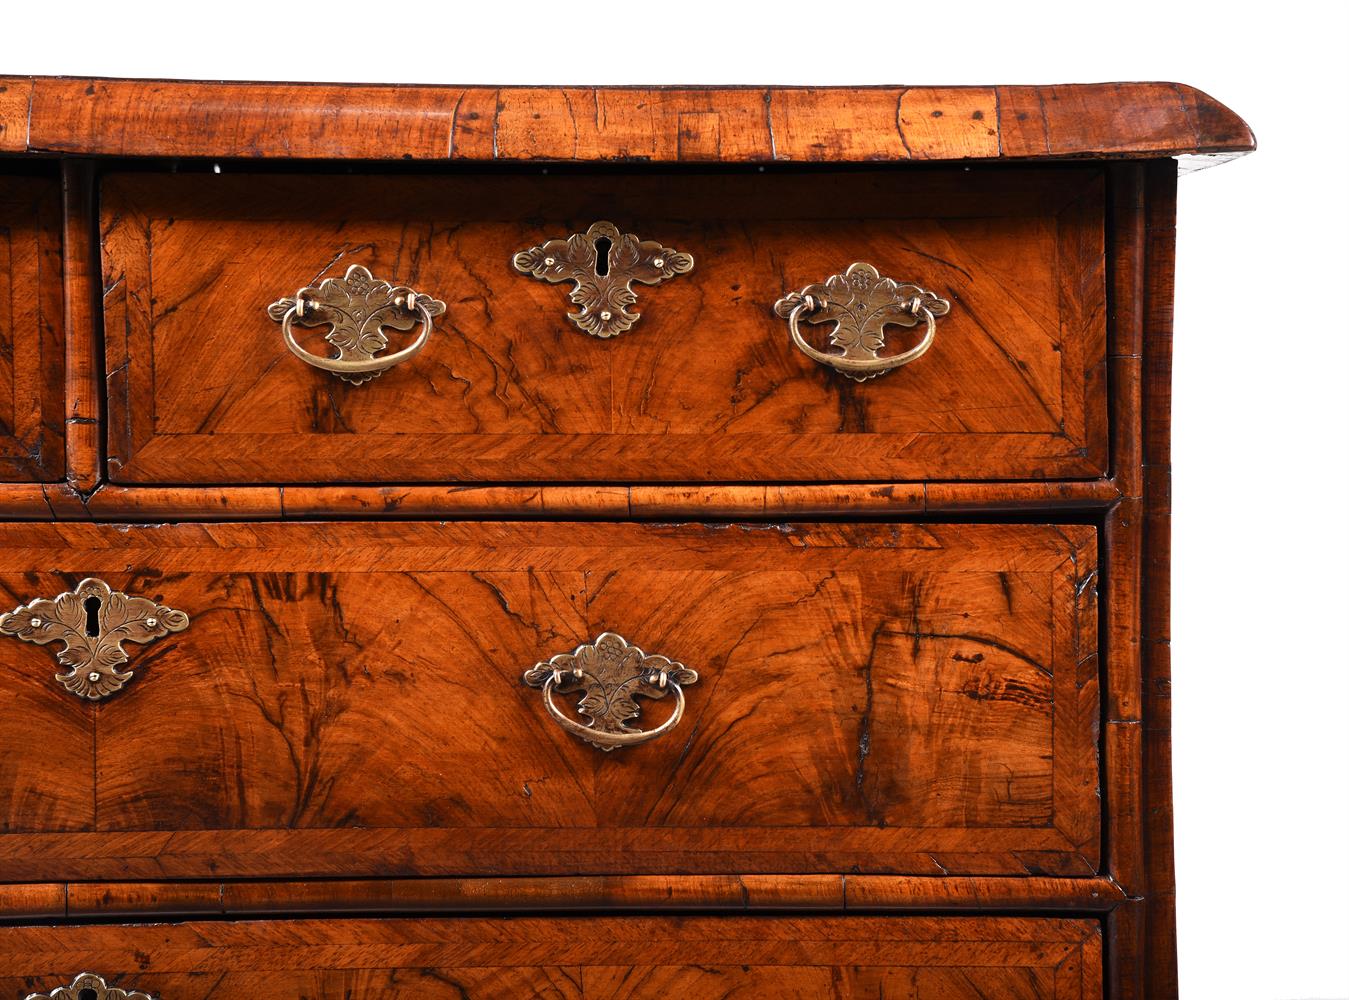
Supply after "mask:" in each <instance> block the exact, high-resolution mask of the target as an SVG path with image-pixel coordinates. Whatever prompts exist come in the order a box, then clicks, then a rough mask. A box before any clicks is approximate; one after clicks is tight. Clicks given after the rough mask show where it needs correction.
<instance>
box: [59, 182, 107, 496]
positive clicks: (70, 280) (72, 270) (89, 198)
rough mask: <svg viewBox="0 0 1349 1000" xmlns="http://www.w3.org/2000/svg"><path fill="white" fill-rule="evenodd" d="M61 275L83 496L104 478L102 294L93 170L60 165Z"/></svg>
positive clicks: (69, 408) (70, 439) (71, 426)
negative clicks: (100, 356) (100, 314)
mask: <svg viewBox="0 0 1349 1000" xmlns="http://www.w3.org/2000/svg"><path fill="white" fill-rule="evenodd" d="M61 196H62V198H61V200H62V210H63V220H62V237H63V239H62V242H61V252H62V273H63V276H64V301H65V333H66V394H65V395H66V414H65V416H66V478H67V480H68V481H69V482H70V485H71V487H72V488H73V489H74V490H76V491H77V492H79V493H80V494H82V495H87V494H89V493H91V492H92V491H93V490H94V489H95V488H96V487H97V486H98V484H99V482H100V481H101V480H102V478H103V391H102V372H101V365H100V358H99V354H100V353H101V351H100V347H101V345H102V338H101V337H100V335H99V329H98V324H99V314H98V307H99V303H100V300H101V299H102V295H103V284H102V273H101V269H100V267H99V261H98V253H97V247H98V244H97V241H96V234H97V229H98V211H97V209H96V208H95V205H94V167H93V164H92V162H91V161H88V160H65V161H63V162H62V164H61Z"/></svg>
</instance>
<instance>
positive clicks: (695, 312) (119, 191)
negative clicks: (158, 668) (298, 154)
mask: <svg viewBox="0 0 1349 1000" xmlns="http://www.w3.org/2000/svg"><path fill="white" fill-rule="evenodd" d="M1103 200H1104V179H1103V175H1102V173H1101V171H1100V169H1099V168H1097V167H1055V168H1039V169H1017V170H988V171H955V170H904V171H897V170H889V171H828V172H793V173H758V172H754V173H748V172H735V173H726V172H719V173H691V172H677V173H647V172H644V173H631V172H628V173H624V172H575V171H566V172H561V173H557V172H553V173H541V172H538V171H534V172H530V173H524V172H516V173H502V172H497V173H491V174H450V175H440V176H377V175H369V176H333V175H317V176H303V177H300V176H294V175H275V174H273V175H267V174H255V175H223V176H221V175H213V174H205V173H203V174H175V175H161V174H150V173H143V174H127V175H114V176H110V177H109V178H107V179H106V180H105V182H104V185H103V190H102V223H103V252H104V267H105V271H106V274H105V287H107V288H108V292H107V295H106V300H105V322H106V327H107V366H108V368H107V370H108V417H109V425H110V426H109V448H108V456H109V474H110V478H111V479H112V480H114V481H116V482H124V483H165V482H171V483H242V482H282V483H284V482H313V481H327V482H336V481H345V482H379V481H392V482H435V481H457V480H476V481H521V480H545V481H553V482H558V481H620V482H621V481H652V480H663V481H676V482H696V481H718V482H744V481H755V480H776V481H822V480H849V481H865V480H922V479H938V480H940V479H1065V478H1085V477H1094V476H1097V475H1101V474H1103V473H1104V471H1105V468H1106V464H1107V463H1106V446H1105V441H1106V427H1105V423H1106V417H1105V412H1106V409H1105V377H1104V364H1105V273H1104V271H1105V269H1104V235H1103V229H1104V210H1103ZM599 220H609V221H611V222H613V223H614V224H615V225H616V226H617V227H618V228H619V229H620V230H621V231H622V232H625V233H632V234H635V235H636V236H638V237H639V238H640V239H642V240H653V241H658V242H659V243H660V244H663V245H664V246H665V247H667V248H673V249H675V250H678V251H681V252H683V253H687V254H691V255H692V257H693V261H694V266H693V269H692V271H691V272H689V273H686V274H677V275H674V276H672V277H670V279H669V280H666V281H664V282H663V283H661V284H659V285H658V286H656V287H652V286H649V285H646V284H640V283H639V284H635V285H634V289H635V290H636V292H637V303H636V305H635V306H634V307H633V310H634V311H635V312H637V313H639V314H640V321H639V322H638V323H636V325H635V326H633V327H632V328H631V329H629V330H627V331H626V332H623V333H622V334H621V335H620V336H616V337H608V338H601V337H596V336H590V335H588V334H587V333H585V332H583V331H582V330H581V329H579V328H578V327H577V326H576V325H574V324H573V323H572V322H570V321H569V320H568V319H567V318H566V314H567V312H569V311H575V310H576V309H578V308H580V307H579V306H574V305H572V304H571V303H569V302H568V299H567V292H568V291H569V290H570V288H571V285H569V284H562V285H557V284H548V283H545V282H543V281H539V280H535V279H534V278H532V277H530V276H528V275H524V274H521V273H519V272H518V271H517V270H516V269H515V267H514V266H513V263H512V262H513V258H514V256H515V254H516V253H517V251H520V250H522V249H527V248H530V247H533V246H536V245H539V244H542V243H544V242H545V241H548V240H550V239H557V238H565V237H567V236H568V235H570V234H575V233H584V232H585V231H586V230H587V228H588V227H589V226H590V225H591V224H592V223H594V222H596V221H599ZM618 258H619V250H618V249H617V248H615V250H614V261H615V266H617V265H618V263H619V259H618ZM855 261H864V262H867V263H870V264H872V265H874V266H875V267H876V268H877V270H879V272H880V273H881V274H882V275H885V276H888V277H891V278H894V279H896V280H898V281H901V282H912V283H914V284H917V285H920V286H922V287H923V288H926V289H929V290H931V291H932V292H934V293H935V294H936V295H938V296H940V297H942V298H944V299H947V300H949V302H950V305H951V307H950V312H949V314H947V315H945V316H942V317H941V318H940V320H938V321H937V324H936V331H937V332H936V337H935V340H934V342H933V344H932V347H931V349H930V350H928V351H927V353H926V354H924V355H923V356H922V357H921V358H919V359H917V360H916V361H914V362H913V363H912V364H909V365H907V366H906V367H903V368H900V369H897V370H894V371H891V372H889V373H887V374H886V375H884V376H883V377H879V378H873V379H869V380H867V381H864V382H856V381H853V380H852V379H850V378H847V377H845V376H844V375H841V374H839V373H838V372H835V371H833V370H831V369H830V368H828V367H826V366H824V365H821V364H819V363H817V362H816V361H815V360H812V359H811V358H809V357H808V356H807V355H806V354H805V353H804V352H803V351H802V350H800V349H799V348H798V347H797V346H796V345H795V344H794V343H793V342H792V339H791V337H790V336H789V334H788V326H787V323H786V322H785V321H784V319H783V318H782V317H781V316H779V315H777V314H775V312H774V308H773V307H774V303H775V302H776V301H777V300H778V299H779V298H780V297H782V296H784V295H785V294H787V293H788V292H792V291H797V290H800V289H803V288H805V286H807V285H810V284H813V283H817V282H823V281H825V280H826V279H827V278H829V277H830V276H831V275H836V274H840V273H842V272H844V271H845V270H846V269H847V267H848V266H849V265H850V264H851V263H853V262H855ZM352 264H360V265H362V266H364V267H365V268H367V269H368V270H369V271H370V272H371V273H372V274H373V275H374V277H375V278H376V279H384V280H387V281H390V282H391V283H393V284H394V285H409V286H412V287H413V288H415V289H416V290H417V291H418V292H422V293H426V294H428V295H430V296H433V297H434V298H436V299H440V300H443V301H444V302H445V304H446V311H445V314H444V315H442V316H439V317H438V318H437V319H436V320H435V326H434V330H433V332H432V333H431V334H430V337H429V340H427V342H426V346H425V349H424V350H423V351H422V352H421V353H420V354H418V355H417V356H416V357H413V358H410V359H409V360H407V361H405V362H403V363H400V364H398V365H397V366H395V367H393V368H390V369H389V370H388V371H386V372H385V373H384V374H383V375H382V376H381V377H379V378H376V379H373V380H371V381H367V382H365V383H364V384H360V385H352V384H348V383H347V382H344V381H341V380H339V379H338V378H335V377H334V376H333V375H332V374H330V373H328V372H325V371H321V370H319V369H318V368H315V367H311V366H309V365H306V364H304V363H302V361H301V360H300V359H298V358H297V357H295V356H294V355H292V353H291V352H290V350H288V349H287V346H286V344H285V342H284V341H283V338H282V335H281V328H280V327H279V326H278V324H277V323H276V322H274V321H273V319H272V318H271V317H269V315H268V311H267V307H268V305H269V304H270V303H272V302H274V301H276V300H279V299H282V298H283V297H287V296H289V297H294V296H295V295H296V292H297V289H300V288H301V287H303V286H307V285H314V284H316V283H317V282H318V280H319V279H320V278H326V277H335V278H341V277H342V276H343V275H344V273H345V272H346V270H347V268H348V267H349V266H350V265H352ZM620 305H621V303H620ZM858 308H859V309H860V310H861V312H859V314H858V315H859V318H862V314H863V313H865V312H866V311H867V310H869V309H874V308H875V302H874V301H873V302H871V303H865V302H864V303H861V304H860V305H859V307H858ZM404 325H407V326H409V327H413V329H410V330H409V331H407V332H400V331H397V330H388V331H387V332H388V333H389V339H390V346H389V350H394V349H399V348H402V347H405V346H407V345H409V344H410V343H412V341H413V340H414V338H415V337H416V336H417V329H416V327H417V324H415V323H412V322H408V323H406V324H404ZM801 329H802V333H803V335H804V336H805V337H806V338H807V341H808V342H809V343H811V344H812V345H813V346H814V347H815V348H816V349H817V350H820V351H824V352H826V353H828V352H833V351H836V350H838V348H835V347H830V346H828V340H827V331H828V330H829V329H830V324H813V323H802V324H801ZM327 330H328V328H327V327H322V328H313V329H306V328H304V327H302V326H300V325H298V324H297V325H296V326H295V331H296V333H297V335H299V336H300V337H301V340H300V346H302V347H304V348H306V349H308V350H309V351H311V352H313V353H316V354H318V355H320V356H326V355H328V354H330V353H332V348H331V347H330V346H329V344H327V343H325V342H324V335H325V334H326V333H327ZM922 330H923V323H921V322H920V323H918V324H917V325H916V326H915V327H913V328H908V329H906V328H905V327H903V326H899V325H890V326H887V327H886V328H885V333H886V338H887V340H888V345H887V346H886V348H885V350H884V353H887V354H892V353H895V352H899V351H903V350H906V349H908V348H910V347H912V346H914V345H916V344H917V343H918V342H919V340H920V339H921V333H922Z"/></svg>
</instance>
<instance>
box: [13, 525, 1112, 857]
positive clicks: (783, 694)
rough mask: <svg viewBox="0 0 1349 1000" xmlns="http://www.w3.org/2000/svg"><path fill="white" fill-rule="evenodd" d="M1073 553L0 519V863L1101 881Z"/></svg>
mask: <svg viewBox="0 0 1349 1000" xmlns="http://www.w3.org/2000/svg"><path fill="white" fill-rule="evenodd" d="M1095 565H1096V538H1095V529H1094V528H1091V527H1087V526H1084V525H1073V524H1065V525H991V524H985V525H956V524H876V525H811V524H785V525H761V526H735V525H703V524H683V525H657V524H631V523H630V524H599V523H576V524H561V523H518V522H512V523H455V524H429V523H388V522H384V523H337V524H317V523H291V524H254V525H241V524H232V525H231V524H227V525H195V526H194V525H176V526H169V525H164V526H153V525H149V526H146V525H141V526H127V525H122V526H117V525H91V524H67V525H61V526H55V525H40V524H34V525H10V526H0V588H2V592H3V596H4V599H5V600H6V601H7V602H9V604H8V606H10V607H16V606H17V607H18V610H16V611H15V612H12V613H11V614H9V615H7V616H5V617H4V618H3V619H0V649H2V650H3V658H0V684H2V685H3V689H4V690H5V691H7V692H9V697H10V699H11V709H10V711H9V712H7V713H5V714H4V715H3V716H0V778H3V780H0V788H4V789H6V791H7V796H6V798H5V799H4V800H3V801H0V805H2V806H3V808H4V812H3V815H2V816H0V822H3V824H4V829H5V831H6V833H5V835H4V836H0V878H11V879H13V878H18V879H20V880H27V881H31V880H44V879H45V880H64V879H107V878H161V877H165V878H196V877H212V878H214V877H240V876H256V877H285V876H309V875H325V874H326V875H336V874H340V875H343V876H360V875H369V876H378V875H417V874H464V875H473V874H528V873H533V874H582V873H591V874H622V873H641V872H646V873H653V874H663V873H741V874H743V873H754V872H759V873H783V874H785V873H817V872H819V873H838V872H845V871H846V872H881V873H885V872H898V873H910V874H914V873H917V874H933V875H940V874H1004V875H1025V874H1027V873H1031V874H1050V875H1059V876H1074V875H1090V874H1092V873H1093V872H1094V871H1095V870H1096V869H1097V866H1098V862H1099V854H1100V849H1099V841H1100V800H1099V781H1098V764H1097V729H1098V721H1099V711H1098V700H1097V699H1098V691H1097V685H1098V669H1097V659H1096V642H1095V640H1096V625H1097V609H1096V602H1095V593H1096V591H1095V587H1096V569H1095ZM82 578H91V579H94V580H97V581H102V583H90V584H87V585H80V581H81V579H82ZM99 588H102V589H99ZM62 594H68V595H71V596H69V597H67V598H65V599H64V600H61V601H57V602H56V603H53V599H56V598H58V596H59V595H62ZM130 599H134V600H132V602H131V603H126V601H127V600H130ZM35 600H36V601H38V603H36V604H35V603H32V602H34V601H35ZM136 601H139V602H141V603H136ZM91 602H92V610H90V608H91ZM89 615H92V616H93V617H92V618H90V617H88V616H89ZM147 619H153V623H152V625H151V626H150V627H149V628H148V629H147V627H146V620H147ZM53 623H57V624H53ZM184 626H185V627H184ZM62 629H64V630H66V631H65V632H63V633H62V634H69V635H70V636H71V639H70V643H71V645H72V647H73V648H74V649H75V650H76V652H74V653H70V652H67V653H66V654H65V659H66V663H67V664H68V665H69V667H68V668H58V666H57V662H56V658H55V655H54V654H55V653H56V652H57V651H58V650H59V649H60V648H61V643H59V642H52V643H50V644H49V645H45V646H44V645H39V644H36V643H35V642H33V640H35V639H44V638H46V639H51V638H54V635H53V632H55V631H61V630H62ZM170 629H178V630H176V631H170ZM119 630H120V631H119ZM90 631H96V632H98V633H99V635H100V637H101V638H100V639H98V640H90V639H88V638H87V637H86V633H88V632H90ZM131 633H134V637H133V638H131V639H128V640H126V641H123V642H121V643H120V647H119V648H124V650H125V657H126V659H127V662H126V663H124V664H120V665H119V661H118V657H117V654H116V653H114V652H113V647H115V646H119V643H118V642H114V641H111V640H114V639H121V638H124V637H126V636H127V635H129V634H131ZM152 633H153V634H152ZM606 633H608V634H610V637H609V638H607V639H604V640H603V641H601V642H599V643H598V652H594V651H593V650H592V651H591V652H585V651H583V652H582V653H581V654H580V655H579V657H576V658H567V654H571V653H572V651H574V650H577V649H578V648H579V647H586V646H591V645H592V644H594V643H595V642H596V640H598V639H600V638H601V636H602V635H604V634H606ZM619 637H621V638H619ZM24 640H28V641H24ZM142 640H145V641H142ZM625 642H626V643H628V644H631V645H632V646H635V647H637V649H638V651H637V652H633V651H632V650H631V649H628V648H626V646H624V645H622V644H623V643H625ZM94 647H97V648H98V650H100V652H99V653H98V655H97V658H96V659H91V656H92V654H89V653H88V651H89V650H91V649H93V648H94ZM558 655H562V656H563V657H564V658H563V659H560V660H557V661H553V659H552V658H553V657H554V656H558ZM642 655H645V656H647V657H651V658H653V659H649V660H647V661H642V660H640V657H641V656H642ZM660 657H664V658H667V659H659V658H660ZM536 665H540V669H539V670H538V671H537V672H536V671H534V670H532V669H531V668H534V667H535V666H536ZM578 666H579V667H580V668H581V678H582V679H581V680H579V681H578V680H576V674H575V673H574V670H575V669H576V668H577V667H578ZM554 669H556V670H557V671H558V673H557V675H556V676H554V674H553V670H554ZM91 670H92V671H94V672H96V673H98V674H99V675H100V676H99V678H97V679H95V678H91V677H90V675H89V674H90V671H91ZM527 670H529V671H530V675H529V677H530V679H531V680H532V681H533V683H534V685H535V686H530V685H529V684H527V683H525V676H524V675H525V672H526V671H527ZM690 671H694V672H696V674H697V678H696V682H695V679H694V678H693V677H692V676H691V675H690V673H689V672H690ZM127 673H130V674H131V676H130V677H129V678H125V677H124V675H125V674H127ZM58 674H59V676H60V677H62V678H67V682H66V683H65V684H63V683H61V682H60V681H58V679H57V677H56V675H58ZM110 675H111V676H112V678H113V680H112V682H110ZM72 677H73V678H74V679H70V678H72ZM117 678H123V680H120V681H119V680H117ZM538 685H542V686H543V689H540V687H539V686H538ZM119 687H120V690H117V688H119ZM67 688H71V690H68V689H67ZM90 694H103V695H106V696H105V697H101V698H98V699H97V700H91V699H90V698H89V697H87V696H88V695H90ZM583 698H584V700H582V699H583ZM549 703H551V704H552V705H553V706H554V709H555V714H554V713H553V712H550V710H549V708H548V704H549ZM681 707H682V708H683V713H682V718H678V719H676V718H675V716H676V714H677V712H678V710H679V709H680V708H681ZM582 708H584V709H585V710H586V711H587V712H588V713H589V718H587V717H584V716H578V715H577V714H576V713H577V711H578V709H582ZM591 721H593V723H594V727H593V728H592V727H590V726H588V725H587V723H588V722H591ZM625 726H626V727H627V729H631V730H636V731H639V732H643V733H649V732H653V731H654V732H658V735H656V736H655V737H654V738H651V739H649V740H648V741H646V742H640V743H639V744H637V745H631V746H619V747H618V748H616V749H613V750H612V751H611V752H605V751H604V750H602V749H600V748H599V747H597V746H592V745H591V741H594V742H597V743H600V744H602V745H606V746H607V745H609V744H612V743H615V742H618V743H622V742H626V741H627V738H628V737H629V736H630V735H631V734H630V733H627V732H625V730H624V727H625ZM578 730H579V731H580V734H579V735H578V734H577V731H578ZM37 734H41V736H40V738H39V737H38V736H37ZM583 737H584V738H583ZM614 737H617V738H616V739H615V738H614Z"/></svg>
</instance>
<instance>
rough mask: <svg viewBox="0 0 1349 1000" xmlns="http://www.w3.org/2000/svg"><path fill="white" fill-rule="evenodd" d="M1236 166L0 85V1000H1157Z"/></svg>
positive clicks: (1145, 100)
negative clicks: (1188, 432)
mask: <svg viewBox="0 0 1349 1000" xmlns="http://www.w3.org/2000/svg"><path fill="white" fill-rule="evenodd" d="M1253 148H1254V140H1253V139H1252V137H1251V135H1250V133H1249V130H1248V129H1247V128H1246V126H1245V125H1244V124H1243V123H1242V122H1241V121H1240V119H1238V118H1237V117H1236V116H1235V115H1233V114H1232V113H1231V112H1229V111H1228V110H1227V109H1226V108H1224V107H1223V106H1221V105H1220V104H1218V103H1216V102H1215V101H1213V100H1212V99H1211V98H1209V97H1207V96H1206V95H1204V94H1202V93H1199V92H1198V91H1195V90H1192V89H1189V88H1186V87H1181V86H1175V85H1171V84H1123V85H1093V86H1077V87H1052V88H1027V87H1008V88H936V89H934V88H908V89H887V88H875V89H850V90H843V89H832V90H831V89H821V90H805V89H790V88H787V89H735V90H713V89H666V90H636V89H635V90H603V89H601V90H593V89H572V90H566V89H555V90H549V89H524V88H521V89H511V88H506V89H473V88H469V89H464V88H449V87H446V88H439V87H342V88H338V87H328V86H290V85H267V84H187V83H163V82H153V83H152V82H134V81H105V80H67V79H48V78H39V79H29V78H4V79H0V153H2V154H3V155H4V159H3V160H0V237H2V238H3V239H2V241H0V245H2V246H3V248H4V255H3V256H2V257H0V304H3V306H4V308H3V309H0V346H2V347H3V351H0V384H2V385H3V387H4V389H5V391H3V392H0V480H2V481H0V516H2V517H3V523H0V596H2V597H3V600H4V602H5V609H6V610H7V613H6V614H4V615H3V616H0V684H3V688H4V690H5V692H6V695H7V707H8V710H7V711H6V712H5V713H3V714H0V920H2V921H3V923H0V996H14V997H22V996H26V995H28V994H30V993H34V994H37V995H38V996H42V997H63V998H75V1000H125V998H133V1000H135V998H141V997H144V996H152V997H157V998H163V1000H181V998H187V997H191V998H196V997H207V996H210V997H215V998H227V997H228V998H234V997H249V998H258V997H266V998H272V997H275V998H278V1000H280V998H292V997H386V996H387V997H395V996H396V997H442V996H466V997H475V998H485V997H493V998H495V997H500V998H516V997H528V996H546V997H559V998H600V997H603V998H619V997H623V998H644V997H665V996H679V997H697V998H701V997H726V996H737V997H760V996H761V997H819V996H834V997H874V996H875V997H878V996H892V995H899V996H908V997H912V998H914V1000H935V998H939V997H940V998H948V997H1028V998H1029V997H1054V998H1062V1000H1067V998H1074V1000H1076V998H1084V1000H1085V998H1091V1000H1100V998H1103V997H1110V998H1125V997H1166V996H1171V995H1174V993H1175V989H1176V986H1175V941H1174V917H1173V906H1174V883H1173V877H1172V866H1171V841H1170V837H1171V834H1170V775H1169V758H1168V748H1169V714H1168V678H1169V661H1168V657H1167V614H1168V612H1167V585H1168V532H1169V514H1168V511H1169V507H1168V493H1169V481H1170V468H1169V453H1168V436H1169V392H1170V377H1169V364H1170V335H1171V331H1170V287H1171V280H1172V274H1171V271H1172V247H1173V225H1174V216H1175V182H1176V174H1177V161H1178V159H1179V160H1180V161H1182V162H1183V163H1185V164H1190V165H1201V164H1205V163H1211V162H1216V161H1219V160H1221V159H1223V158H1226V157H1230V156H1234V155H1239V154H1240V153H1243V152H1247V151H1249V150H1251V149H1253ZM10 608H12V609H13V610H8V609H10Z"/></svg>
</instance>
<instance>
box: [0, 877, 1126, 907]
mask: <svg viewBox="0 0 1349 1000" xmlns="http://www.w3.org/2000/svg"><path fill="white" fill-rule="evenodd" d="M31 888H32V889H33V891H32V892H31V893H29V894H27V895H25V896H23V897H17V896H16V897H12V898H11V899H10V900H5V899H4V898H3V897H0V913H12V914H13V915H14V916H23V915H24V913H25V912H31V913H32V914H33V915H38V916H41V915H46V914H51V915H55V916H70V917H93V916H98V917H113V916H135V915H137V914H142V915H145V914H155V915H158V916H192V915H202V914H216V915H220V916H241V915H257V914H303V913H328V914H334V913H358V912H359V913H402V914H406V913H413V912H419V913H420V912H427V913H470V912H476V911H483V910H487V911H501V912H525V913H529V912H535V911H539V910H584V909H603V910H606V911H617V910H659V911H666V910H681V911H682V910H688V911H699V912H712V911H718V912H719V911H746V910H815V911H835V912H837V911H842V910H848V911H866V912H887V913H888V912H899V911H904V910H923V911H937V910H943V911H952V912H962V911H970V910H978V909H1001V910H1056V911H1065V910H1072V911H1082V912H1099V913H1107V912H1109V911H1110V910H1113V909H1114V908H1115V907H1116V906H1118V905H1119V904H1120V903H1121V902H1123V900H1124V893H1123V892H1122V891H1121V890H1120V888H1119V886H1117V885H1116V884H1115V883H1114V882H1112V881H1110V880H1109V879H1104V878H1052V877H1044V876H1036V875H1030V876H1023V877H1020V878H999V877H956V878H929V877H926V876H905V875H586V876H560V877H542V878H540V877H530V876H517V877H513V878H491V877H487V878H434V877H430V878H415V879H379V878H373V879H372V878H367V879H311V880H308V881H304V882H286V881H250V880H229V881H223V882H219V881H217V882H191V881H189V882H181V881H180V882H73V883H70V884H69V885H61V884H52V885H43V886H34V887H31ZM6 906H7V908H5V907H6ZM26 908H27V909H26Z"/></svg>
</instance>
